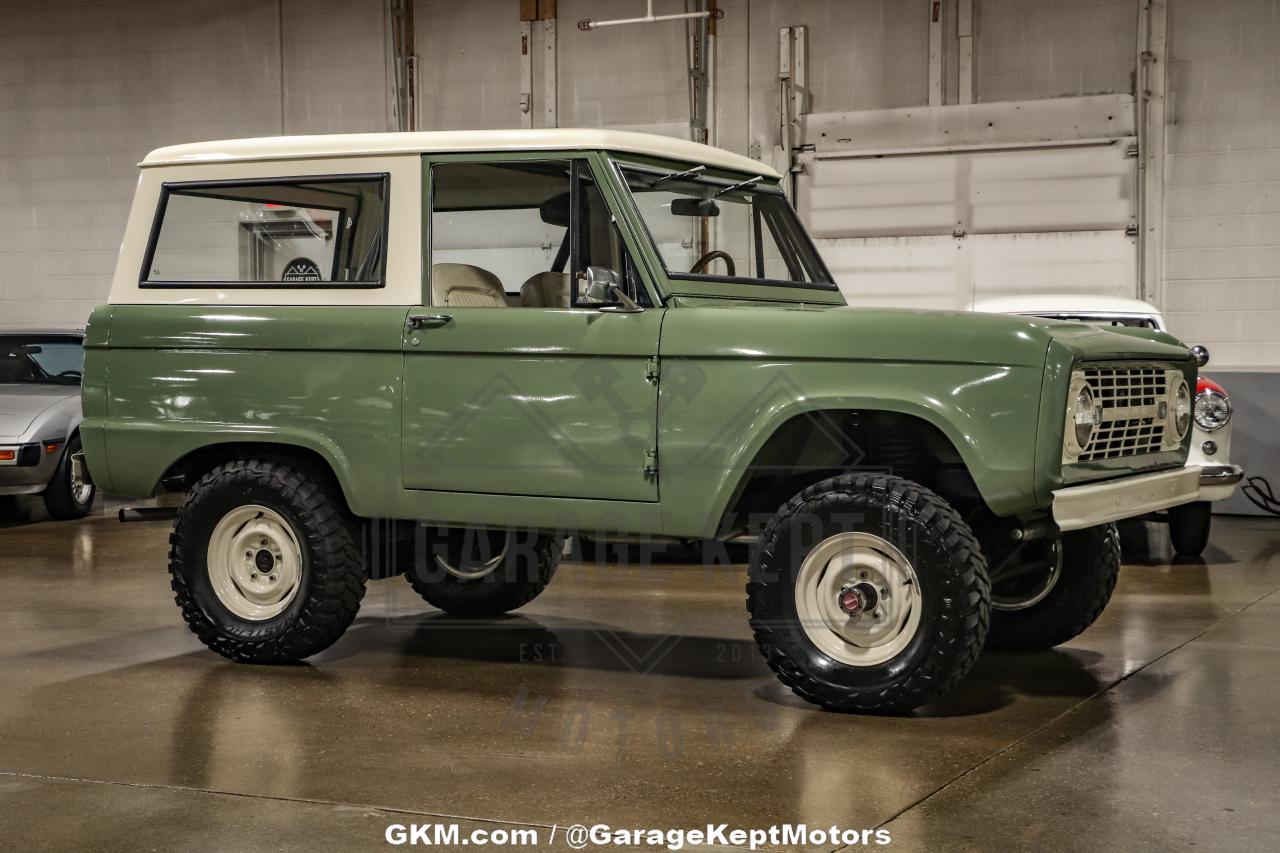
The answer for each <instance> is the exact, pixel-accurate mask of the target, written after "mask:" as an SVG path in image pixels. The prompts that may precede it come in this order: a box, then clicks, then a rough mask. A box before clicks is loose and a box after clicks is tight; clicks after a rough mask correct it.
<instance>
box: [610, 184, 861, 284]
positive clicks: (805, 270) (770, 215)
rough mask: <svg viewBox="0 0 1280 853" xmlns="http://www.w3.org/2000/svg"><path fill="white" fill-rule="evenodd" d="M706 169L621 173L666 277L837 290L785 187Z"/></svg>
mask: <svg viewBox="0 0 1280 853" xmlns="http://www.w3.org/2000/svg"><path fill="white" fill-rule="evenodd" d="M702 172H703V170H701V169H699V168H698V167H694V168H692V169H689V170H687V171H685V172H675V173H672V172H669V171H661V170H656V169H640V168H635V167H624V168H623V169H622V174H623V177H624V178H625V179H626V181H627V186H628V187H630V189H631V195H632V197H633V198H634V199H635V202H636V206H637V207H638V208H639V209H640V215H641V217H642V218H643V219H644V222H645V225H646V226H647V227H648V229H649V234H650V236H651V237H652V238H653V241H654V243H655V245H656V246H657V249H658V253H659V255H661V257H662V263H663V265H664V266H665V267H666V269H667V275H668V277H670V278H672V279H677V280H690V281H730V282H740V283H746V284H772V285H783V286H787V287H816V288H821V289H824V290H831V289H834V287H835V285H834V284H833V283H832V281H831V274H830V273H828V272H827V268H826V267H825V266H823V264H822V261H821V259H820V258H819V257H818V253H817V251H815V250H814V248H813V243H811V242H810V241H809V236H808V235H807V234H805V232H804V228H803V227H801V225H800V223H799V221H798V220H797V219H796V215H795V212H794V211H793V210H792V209H791V205H789V204H788V203H787V199H786V197H785V196H783V194H782V192H781V191H780V190H778V189H777V188H776V187H770V186H765V182H764V179H763V178H761V177H753V176H748V175H744V176H742V177H741V178H739V179H735V180H728V179H720V178H710V177H705V176H704V175H703V174H702Z"/></svg>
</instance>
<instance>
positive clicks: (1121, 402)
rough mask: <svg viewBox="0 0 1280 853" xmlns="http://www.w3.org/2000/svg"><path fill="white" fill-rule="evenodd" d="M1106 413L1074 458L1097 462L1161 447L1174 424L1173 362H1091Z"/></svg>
mask: <svg viewBox="0 0 1280 853" xmlns="http://www.w3.org/2000/svg"><path fill="white" fill-rule="evenodd" d="M1079 372H1080V373H1081V374H1083V376H1084V379H1085V381H1086V382H1087V383H1088V385H1089V389H1090V390H1091V391H1092V392H1093V395H1094V400H1095V402H1096V405H1097V406H1098V408H1099V409H1100V418H1099V422H1098V424H1097V426H1096V427H1095V428H1094V431H1093V434H1092V435H1091V436H1090V437H1089V443H1088V445H1087V446H1086V447H1085V448H1084V450H1083V452H1081V453H1080V455H1079V456H1077V457H1076V458H1075V459H1073V460H1072V461H1074V462H1094V461H1098V460H1101V459H1117V458H1123V457H1129V456H1141V455H1143V454H1147V453H1158V452H1160V451H1161V450H1162V449H1164V445H1165V437H1166V436H1165V431H1166V429H1167V428H1168V425H1169V417H1168V414H1169V412H1168V406H1169V368H1167V367H1164V366H1155V365H1143V366H1134V367H1123V366H1111V365H1109V366H1098V367H1085V368H1083V369H1082V370H1080V371H1079Z"/></svg>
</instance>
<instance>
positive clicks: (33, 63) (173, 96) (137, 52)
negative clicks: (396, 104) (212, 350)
mask: <svg viewBox="0 0 1280 853" xmlns="http://www.w3.org/2000/svg"><path fill="white" fill-rule="evenodd" d="M382 44H383V33H382V7H381V3H380V2H378V0H355V2H350V1H349V0H318V1H313V0H283V2H282V3H273V2H262V0H182V2H169V0H126V2H106V0H4V2H2V3H0V199H3V202H4V203H3V204H0V325H11V324H12V325H25V326H39V325H53V326H63V325H74V324H81V323H83V322H84V321H85V319H87V317H88V314H89V311H90V310H91V309H92V307H93V306H94V305H96V304H98V303H100V302H102V301H104V300H105V298H106V294H107V289H108V285H109V283H110V278H111V273H112V271H113V269H114V267H115V258H116V252H117V250H118V248H119V245H120V235H121V233H122V231H123V228H124V222H125V218H126V216H127V214H128V209H129V203H130V200H131V198H132V194H133V187H134V184H135V182H136V180H137V167H136V164H137V162H138V161H139V160H141V159H142V157H143V156H144V155H145V154H146V153H147V151H149V150H151V149H153V148H157V147H159V146H162V145H168V144H173V143H177V142H189V141H193V140H200V139H219V138H226V137H237V136H267V135H275V134H280V133H282V132H283V133H295V132H296V133H307V132H316V131H329V130H350V131H360V130H385V129H386V127H387V115H386V106H385V104H386V96H385V92H386V83H385V71H384V60H383V54H382V49H383V48H382ZM282 46H283V50H282Z"/></svg>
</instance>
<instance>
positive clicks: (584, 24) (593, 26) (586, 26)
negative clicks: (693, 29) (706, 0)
mask: <svg viewBox="0 0 1280 853" xmlns="http://www.w3.org/2000/svg"><path fill="white" fill-rule="evenodd" d="M646 2H647V7H648V11H647V13H646V14H645V16H644V17H643V18H615V19H613V20H611V21H593V20H591V19H590V18H583V19H582V20H581V21H578V29H580V30H582V31H583V32H587V31H589V30H598V29H600V28H601V27H621V26H625V25H627V24H653V23H657V22H659V21H687V20H689V19H690V18H712V17H715V18H719V17H721V16H722V15H723V14H724V12H723V11H721V10H719V9H717V10H714V11H705V10H704V11H702V12H679V13H677V14H674V15H655V14H653V0H646Z"/></svg>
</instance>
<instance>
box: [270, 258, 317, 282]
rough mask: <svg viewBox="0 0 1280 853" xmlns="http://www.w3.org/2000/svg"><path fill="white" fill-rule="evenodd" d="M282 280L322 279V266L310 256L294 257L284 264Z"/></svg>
mask: <svg viewBox="0 0 1280 853" xmlns="http://www.w3.org/2000/svg"><path fill="white" fill-rule="evenodd" d="M280 280H281V281H299V282H302V281H322V279H321V278H320V267H319V265H318V264H316V262H315V261H313V260H311V259H310V258H294V259H293V260H291V261H289V263H287V264H285V266H284V275H282V276H280Z"/></svg>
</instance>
